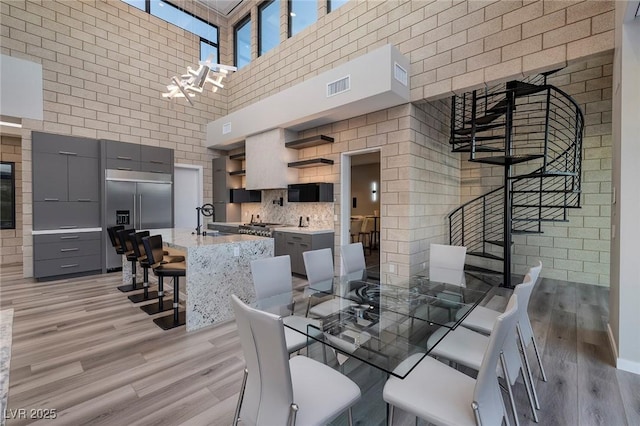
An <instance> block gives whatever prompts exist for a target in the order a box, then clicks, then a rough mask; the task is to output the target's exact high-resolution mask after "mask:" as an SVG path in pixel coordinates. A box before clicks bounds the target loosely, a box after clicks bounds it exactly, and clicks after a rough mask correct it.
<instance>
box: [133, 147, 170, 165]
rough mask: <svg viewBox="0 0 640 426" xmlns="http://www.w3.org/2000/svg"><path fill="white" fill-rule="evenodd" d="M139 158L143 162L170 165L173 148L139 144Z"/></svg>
mask: <svg viewBox="0 0 640 426" xmlns="http://www.w3.org/2000/svg"><path fill="white" fill-rule="evenodd" d="M140 160H141V161H142V162H145V163H152V164H167V165H169V166H171V165H172V163H173V150H172V149H169V148H160V147H157V146H147V145H141V146H140Z"/></svg>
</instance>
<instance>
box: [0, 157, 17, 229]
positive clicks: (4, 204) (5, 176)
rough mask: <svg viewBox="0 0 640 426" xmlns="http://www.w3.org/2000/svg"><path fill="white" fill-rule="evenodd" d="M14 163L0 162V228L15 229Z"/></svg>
mask: <svg viewBox="0 0 640 426" xmlns="http://www.w3.org/2000/svg"><path fill="white" fill-rule="evenodd" d="M14 173H15V163H10V162H6V161H2V162H0V225H1V226H0V229H16V181H15V175H14Z"/></svg>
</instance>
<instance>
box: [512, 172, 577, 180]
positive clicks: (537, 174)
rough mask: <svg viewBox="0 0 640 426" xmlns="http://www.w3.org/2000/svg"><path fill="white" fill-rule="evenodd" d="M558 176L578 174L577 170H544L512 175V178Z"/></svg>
mask: <svg viewBox="0 0 640 426" xmlns="http://www.w3.org/2000/svg"><path fill="white" fill-rule="evenodd" d="M558 176H567V177H572V176H577V173H576V172H542V173H529V174H527V175H518V176H511V178H510V179H521V178H539V177H558Z"/></svg>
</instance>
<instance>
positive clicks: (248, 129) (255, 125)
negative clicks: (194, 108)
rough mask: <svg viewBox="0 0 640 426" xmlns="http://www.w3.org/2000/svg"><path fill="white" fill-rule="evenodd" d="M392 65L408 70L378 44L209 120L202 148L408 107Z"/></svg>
mask: <svg viewBox="0 0 640 426" xmlns="http://www.w3.org/2000/svg"><path fill="white" fill-rule="evenodd" d="M398 67H401V69H403V70H408V69H409V60H408V59H407V58H405V57H404V56H403V55H402V54H401V53H400V52H399V51H398V50H397V49H396V48H395V47H393V46H392V45H390V44H387V45H385V46H382V47H380V48H378V49H376V50H374V51H372V52H369V53H367V54H365V55H362V56H359V57H357V58H355V59H353V60H351V61H349V62H347V63H345V64H342V65H340V66H337V67H335V68H333V69H331V70H329V71H325V72H324V73H322V74H320V75H318V76H316V77H313V78H310V79H309V80H306V81H304V82H302V83H299V84H297V85H295V86H293V87H289V88H287V89H285V90H282V91H281V92H279V93H276V94H274V95H272V96H269V97H268V98H265V99H262V100H260V101H257V102H255V103H253V104H251V105H249V106H247V107H244V108H242V109H239V110H237V111H234V112H232V113H231V114H228V115H226V116H224V117H222V118H219V119H217V120H215V121H212V122H210V123H209V124H208V125H207V139H206V141H205V146H206V147H208V148H214V149H231V148H234V147H235V146H237V144H238V142H241V141H243V140H244V139H246V137H247V136H249V135H255V134H258V133H262V132H264V131H267V130H270V129H274V128H286V129H290V130H304V129H308V128H311V127H315V126H320V125H323V124H327V123H333V122H335V121H340V120H345V119H349V118H352V117H356V116H359V115H362V114H367V113H370V112H374V111H379V110H382V109H385V108H390V107H393V106H397V105H402V104H405V103H408V102H409V87H408V85H406V84H403V82H401V81H399V80H398V79H397V78H396V77H397V75H398V74H397V71H398V69H399V68H398ZM234 77H235V78H238V75H237V74H236V75H235V76H234ZM346 77H349V79H348V85H346V84H340V85H339V86H340V88H341V89H344V90H338V93H334V91H331V87H332V86H331V84H332V83H335V82H343V81H345V80H344V79H345V78H346ZM235 84H242V83H241V82H240V81H237V82H235Z"/></svg>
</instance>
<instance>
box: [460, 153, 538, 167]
mask: <svg viewBox="0 0 640 426" xmlns="http://www.w3.org/2000/svg"><path fill="white" fill-rule="evenodd" d="M543 157H544V154H527V155H498V156H495V157H484V158H474V159H473V160H469V161H471V162H473V163H483V164H495V165H499V166H506V165H511V164H518V163H525V162H527V161H531V160H537V159H538V158H543Z"/></svg>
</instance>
